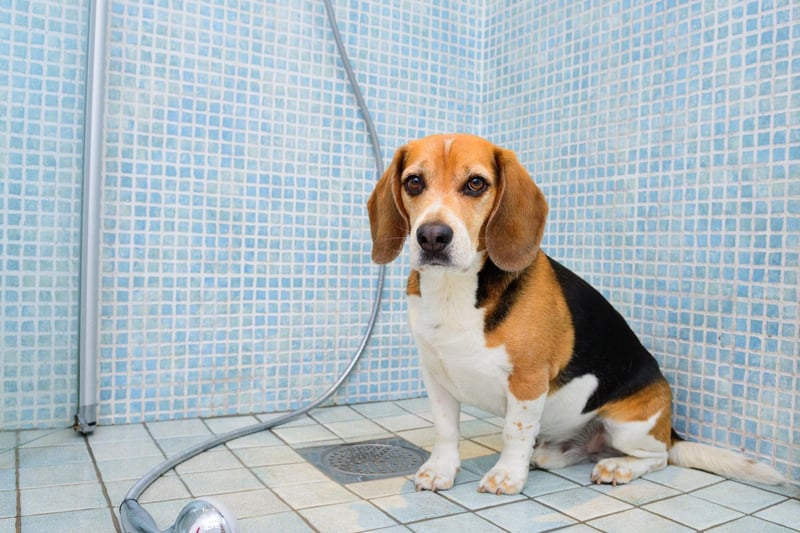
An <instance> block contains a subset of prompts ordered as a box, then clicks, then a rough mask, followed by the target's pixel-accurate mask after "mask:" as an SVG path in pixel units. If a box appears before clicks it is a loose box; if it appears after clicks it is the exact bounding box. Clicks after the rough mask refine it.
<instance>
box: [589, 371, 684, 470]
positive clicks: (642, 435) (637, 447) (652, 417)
mask: <svg viewBox="0 0 800 533" xmlns="http://www.w3.org/2000/svg"><path fill="white" fill-rule="evenodd" d="M670 402H671V391H670V390H669V385H668V384H667V382H666V381H665V380H659V381H656V382H654V383H653V384H651V385H649V386H648V387H645V388H644V389H642V390H641V391H639V392H637V393H636V394H634V395H632V396H630V397H628V398H625V399H624V400H620V401H618V402H615V403H613V404H610V405H607V406H604V407H602V408H601V409H600V413H599V414H600V419H601V420H602V422H603V427H604V428H605V432H606V442H607V444H608V445H609V446H610V447H611V448H613V449H614V450H616V451H618V452H619V453H620V454H621V455H619V456H616V457H608V458H605V459H601V460H600V461H598V462H597V464H596V465H595V467H594V470H593V471H592V481H593V482H595V483H612V484H614V485H617V484H622V483H629V482H630V481H632V480H634V479H636V478H638V477H641V476H643V475H645V474H647V473H649V472H653V471H656V470H661V469H662V468H664V467H665V466H667V459H668V451H669V443H670V434H671V424H670Z"/></svg>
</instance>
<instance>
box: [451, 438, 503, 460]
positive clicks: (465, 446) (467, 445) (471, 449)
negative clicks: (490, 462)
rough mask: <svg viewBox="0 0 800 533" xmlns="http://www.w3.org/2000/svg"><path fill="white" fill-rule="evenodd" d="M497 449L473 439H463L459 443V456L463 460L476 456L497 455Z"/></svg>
mask: <svg viewBox="0 0 800 533" xmlns="http://www.w3.org/2000/svg"><path fill="white" fill-rule="evenodd" d="M496 454H497V450H493V449H491V448H487V447H486V446H481V445H480V444H478V443H477V442H473V441H471V440H462V441H460V442H459V443H458V456H459V457H461V460H462V461H468V460H470V459H474V458H476V457H486V456H492V457H493V456H495V455H496Z"/></svg>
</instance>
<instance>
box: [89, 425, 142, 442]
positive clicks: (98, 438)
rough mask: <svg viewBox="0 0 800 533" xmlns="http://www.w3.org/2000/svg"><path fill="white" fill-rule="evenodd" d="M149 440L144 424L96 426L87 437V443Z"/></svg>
mask: <svg viewBox="0 0 800 533" xmlns="http://www.w3.org/2000/svg"><path fill="white" fill-rule="evenodd" d="M131 440H149V441H152V440H153V438H152V437H151V436H150V434H149V433H148V432H147V429H146V428H145V427H144V424H121V425H119V426H97V427H96V428H95V430H94V432H92V434H91V436H90V437H89V443H90V444H92V445H95V444H97V443H101V442H120V441H131Z"/></svg>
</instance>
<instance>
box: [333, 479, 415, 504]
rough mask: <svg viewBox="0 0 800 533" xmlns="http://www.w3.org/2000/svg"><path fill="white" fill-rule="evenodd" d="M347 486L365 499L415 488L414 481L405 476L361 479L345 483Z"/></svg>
mask: <svg viewBox="0 0 800 533" xmlns="http://www.w3.org/2000/svg"><path fill="white" fill-rule="evenodd" d="M347 488H348V489H350V490H351V491H353V492H355V493H356V494H358V495H359V496H361V498H363V499H365V500H371V499H373V498H380V497H383V496H393V495H396V494H404V493H407V492H415V490H416V489H415V487H414V482H413V481H412V480H410V479H408V478H407V477H390V478H386V479H375V480H372V481H362V482H360V483H350V484H348V485H347Z"/></svg>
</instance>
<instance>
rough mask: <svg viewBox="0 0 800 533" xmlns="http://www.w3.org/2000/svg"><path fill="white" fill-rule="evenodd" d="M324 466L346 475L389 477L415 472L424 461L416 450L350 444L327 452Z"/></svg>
mask: <svg viewBox="0 0 800 533" xmlns="http://www.w3.org/2000/svg"><path fill="white" fill-rule="evenodd" d="M322 462H323V463H324V464H325V465H327V466H328V467H329V468H331V469H333V470H338V471H339V472H344V473H347V474H357V475H360V476H387V475H402V474H410V473H412V472H416V470H417V468H419V467H420V466H421V465H422V463H424V462H425V458H424V457H423V456H422V455H421V454H420V453H418V452H417V451H416V450H411V449H409V448H405V447H403V446H397V445H394V444H349V445H344V446H337V447H336V448H334V449H332V450H330V451H328V452H327V453H326V454H325V455H323V457H322Z"/></svg>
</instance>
